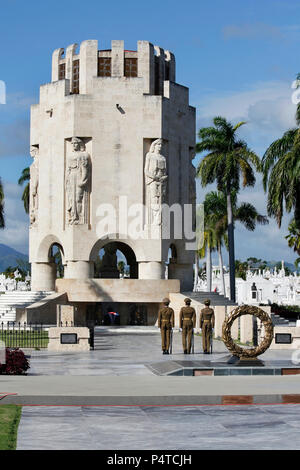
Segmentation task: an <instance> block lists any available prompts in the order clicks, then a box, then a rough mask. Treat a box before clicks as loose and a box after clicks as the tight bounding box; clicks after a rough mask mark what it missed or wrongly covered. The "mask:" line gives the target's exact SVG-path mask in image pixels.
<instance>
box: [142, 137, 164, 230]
mask: <svg viewBox="0 0 300 470" xmlns="http://www.w3.org/2000/svg"><path fill="white" fill-rule="evenodd" d="M162 148H163V140H162V139H156V140H154V142H152V144H151V147H150V150H149V152H148V153H147V155H146V161H145V168H144V173H145V185H146V207H147V214H148V224H149V225H161V205H162V203H163V202H164V199H165V195H166V187H167V179H168V175H167V161H166V158H165V157H164V155H162V153H161V152H162Z"/></svg>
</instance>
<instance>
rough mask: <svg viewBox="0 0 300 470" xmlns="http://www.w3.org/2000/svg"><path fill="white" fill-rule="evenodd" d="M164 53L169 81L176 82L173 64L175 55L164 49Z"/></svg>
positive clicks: (174, 65)
mask: <svg viewBox="0 0 300 470" xmlns="http://www.w3.org/2000/svg"><path fill="white" fill-rule="evenodd" d="M165 55H166V60H167V61H168V63H169V80H170V82H176V75H175V72H176V71H175V69H176V64H175V56H174V54H172V52H170V51H165Z"/></svg>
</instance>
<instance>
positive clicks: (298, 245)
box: [285, 219, 300, 268]
mask: <svg viewBox="0 0 300 470" xmlns="http://www.w3.org/2000/svg"><path fill="white" fill-rule="evenodd" d="M288 229H289V234H288V235H287V236H286V237H285V239H286V240H287V241H288V245H289V247H290V248H293V250H294V251H295V252H296V253H297V254H298V255H300V230H299V229H298V228H297V225H296V221H295V219H292V220H291V221H290V223H289V227H288ZM299 263H300V257H298V258H297V259H296V261H295V263H294V264H295V266H296V268H298V266H299Z"/></svg>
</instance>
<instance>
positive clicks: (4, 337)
mask: <svg viewBox="0 0 300 470" xmlns="http://www.w3.org/2000/svg"><path fill="white" fill-rule="evenodd" d="M0 340H1V341H4V343H5V346H6V347H7V348H47V346H48V343H49V337H48V331H23V330H20V331H19V330H3V331H0Z"/></svg>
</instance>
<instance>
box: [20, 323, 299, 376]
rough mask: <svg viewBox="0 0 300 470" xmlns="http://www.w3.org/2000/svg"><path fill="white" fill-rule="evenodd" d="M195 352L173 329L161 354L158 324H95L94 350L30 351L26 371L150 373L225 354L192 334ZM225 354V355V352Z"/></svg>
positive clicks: (277, 355) (286, 354) (277, 354)
mask: <svg viewBox="0 0 300 470" xmlns="http://www.w3.org/2000/svg"><path fill="white" fill-rule="evenodd" d="M194 351H195V354H191V355H188V356H187V355H185V354H183V350H182V343H181V333H179V332H178V331H177V332H176V331H175V332H174V336H173V354H172V355H163V354H162V351H161V339H160V332H159V330H158V328H153V327H141V328H140V329H138V328H136V327H134V328H132V327H127V328H126V327H125V328H122V327H120V328H118V327H114V328H109V327H96V329H95V350H94V351H89V352H81V353H74V354H73V353H68V352H65V353H55V352H49V351H47V350H44V351H43V350H40V351H34V350H33V351H30V355H31V359H30V369H29V371H28V375H90V376H93V375H110V376H124V375H125V376H126V375H131V376H132V375H134V376H137V375H142V376H143V375H153V372H152V371H151V370H150V369H149V368H148V367H147V366H149V365H150V364H152V363H156V362H160V361H163V362H166V361H172V360H192V359H193V360H208V361H214V360H215V361H217V360H220V359H222V358H225V357H227V356H228V354H229V353H228V351H227V349H226V347H225V346H224V343H223V342H222V341H217V340H215V341H214V347H213V351H214V352H213V354H212V355H209V356H206V355H204V354H203V352H202V338H201V336H195V350H194ZM228 357H229V356H228ZM260 358H261V359H268V360H279V359H280V360H283V359H287V360H290V359H291V351H270V350H269V351H267V352H266V353H265V354H263V355H262V356H260Z"/></svg>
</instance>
